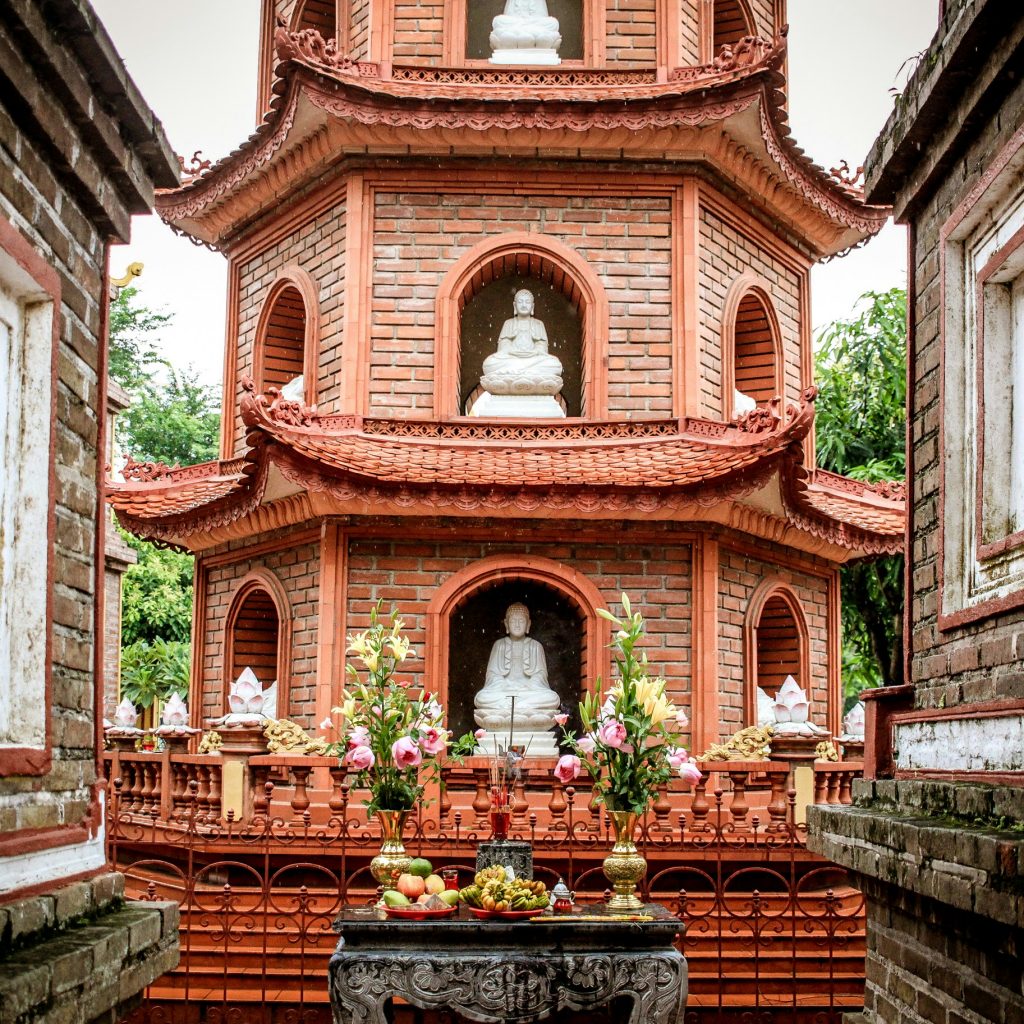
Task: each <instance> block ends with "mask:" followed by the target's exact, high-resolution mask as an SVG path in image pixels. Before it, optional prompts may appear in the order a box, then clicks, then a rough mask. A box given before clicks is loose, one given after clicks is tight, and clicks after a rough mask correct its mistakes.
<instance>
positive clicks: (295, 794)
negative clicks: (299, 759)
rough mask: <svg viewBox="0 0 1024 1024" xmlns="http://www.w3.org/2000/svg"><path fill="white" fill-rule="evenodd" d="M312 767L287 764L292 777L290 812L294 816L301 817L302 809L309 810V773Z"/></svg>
mask: <svg viewBox="0 0 1024 1024" xmlns="http://www.w3.org/2000/svg"><path fill="white" fill-rule="evenodd" d="M312 771H313V769H312V768H311V767H310V766H309V765H304V764H301V765H300V764H293V765H289V766H288V772H289V774H290V775H291V779H292V786H293V787H294V788H293V789H292V800H291V804H292V813H293V814H294V815H295V817H296V818H301V817H302V815H303V812H304V811H307V810H309V792H308V791H307V786H308V784H309V775H310V772H312Z"/></svg>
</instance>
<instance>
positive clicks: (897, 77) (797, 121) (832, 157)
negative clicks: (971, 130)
mask: <svg viewBox="0 0 1024 1024" xmlns="http://www.w3.org/2000/svg"><path fill="white" fill-rule="evenodd" d="M93 6H94V7H95V8H96V11H97V13H98V14H99V16H100V18H101V19H102V20H103V22H104V24H105V25H106V26H107V30H108V31H109V33H110V35H111V37H112V38H113V40H114V43H115V45H116V46H117V48H118V49H119V50H120V52H121V56H122V57H123V58H124V60H125V64H126V65H127V67H128V71H129V73H130V74H131V75H132V77H133V78H134V79H135V82H136V84H137V85H138V86H139V88H140V89H141V90H142V94H143V96H145V98H146V100H147V101H148V103H149V104H150V106H151V107H152V108H153V110H154V111H155V112H156V114H157V116H158V117H159V118H160V119H161V120H162V121H163V124H164V128H165V130H166V131H167V135H168V137H169V138H170V140H171V144H172V145H173V146H174V148H175V150H176V151H177V152H179V153H181V154H183V155H186V156H191V154H192V153H193V152H194V151H195V150H197V149H200V150H202V151H203V155H204V156H206V157H209V158H212V159H215V160H216V159H218V158H220V157H222V156H224V155H226V154H227V153H229V152H230V151H231V150H232V149H234V148H235V147H236V146H237V145H238V144H239V143H240V142H241V141H242V140H243V139H245V138H246V137H247V136H248V135H249V133H250V132H251V131H252V130H253V128H254V126H255V119H256V60H257V49H258V39H259V24H258V22H259V6H260V5H259V0H175V2H174V4H173V13H170V12H169V11H168V6H169V5H168V4H167V2H166V0H93ZM937 11H938V0H858V2H857V3H849V2H846V0H789V21H790V33H789V72H790V83H791V84H790V121H791V124H792V127H793V135H794V137H795V139H796V141H797V142H798V143H799V145H800V146H802V147H803V149H804V150H805V151H806V152H807V153H808V154H809V155H810V156H811V157H812V158H813V159H814V160H815V161H817V162H818V163H819V164H821V165H823V166H824V167H833V166H835V165H836V164H838V163H839V161H840V160H842V159H846V160H847V161H848V162H849V164H850V166H851V167H854V166H856V165H857V164H860V163H862V162H863V160H864V157H865V156H866V155H867V152H868V150H869V149H870V147H871V143H872V141H873V140H874V138H875V136H876V135H877V134H878V132H879V131H880V129H881V128H882V126H883V124H884V123H885V120H886V118H887V117H888V115H889V112H890V110H891V109H892V95H891V94H890V89H891V88H893V87H897V88H899V87H902V84H903V82H904V81H905V78H906V70H904V71H903V73H902V74H901V73H900V68H901V66H902V65H904V62H906V61H907V60H909V59H910V58H912V57H913V56H914V55H915V54H917V53H918V52H920V51H921V50H923V49H925V48H926V47H927V45H928V43H929V42H930V40H931V37H932V35H933V33H934V30H935V26H936V21H937ZM905 248H906V240H905V232H904V229H903V228H900V227H895V226H893V225H888V226H887V227H886V228H885V229H884V230H883V231H882V233H881V234H880V235H879V236H878V237H877V238H876V239H874V240H873V241H872V242H871V243H870V245H868V246H866V247H865V248H864V249H861V250H858V251H856V252H853V253H851V254H850V255H848V256H846V257H844V258H843V259H841V260H833V261H832V262H831V263H828V264H825V265H824V266H821V267H817V268H815V270H814V274H813V277H812V320H813V323H814V325H815V327H819V326H821V325H823V324H826V323H829V322H831V321H832V320H834V319H836V318H838V317H844V316H847V315H848V314H849V313H850V310H851V309H852V307H853V304H854V302H855V301H856V298H857V296H859V295H860V294H862V293H863V292H865V291H867V290H869V289H884V288H888V287H890V286H892V285H903V284H905V283H906V252H905ZM135 260H141V261H142V262H143V263H144V264H145V271H144V273H143V276H142V278H141V279H140V281H139V288H140V291H141V293H142V295H143V297H144V299H145V301H146V302H147V304H149V305H151V306H155V307H157V308H165V309H166V310H167V311H168V312H172V313H173V314H174V322H173V326H172V327H170V328H168V329H167V331H166V333H165V335H164V340H165V343H166V344H165V349H166V354H167V356H168V357H169V358H170V359H171V360H172V361H173V362H174V363H176V364H178V365H184V364H191V365H193V366H194V367H195V369H196V370H198V372H199V374H200V376H201V377H202V379H203V380H205V381H207V382H209V383H213V384H219V383H220V381H221V371H222V358H223V349H224V305H225V286H226V269H225V261H224V259H223V258H222V257H221V256H219V255H217V254H215V253H211V252H209V251H208V250H205V249H200V248H197V247H196V246H194V245H193V244H192V243H191V242H189V241H188V240H186V239H181V238H177V237H175V236H174V235H173V234H172V233H171V231H170V229H168V228H167V227H165V226H164V225H163V224H161V223H160V221H159V220H157V219H156V218H155V217H137V218H135V222H134V226H133V231H132V242H131V244H130V245H128V246H115V247H113V249H112V250H111V272H112V274H114V276H117V275H119V274H121V273H123V270H124V267H125V266H127V264H128V263H131V262H133V261H135Z"/></svg>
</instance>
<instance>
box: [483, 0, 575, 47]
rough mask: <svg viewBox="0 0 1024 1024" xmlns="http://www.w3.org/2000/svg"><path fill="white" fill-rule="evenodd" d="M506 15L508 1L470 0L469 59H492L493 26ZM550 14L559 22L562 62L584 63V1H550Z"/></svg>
mask: <svg viewBox="0 0 1024 1024" xmlns="http://www.w3.org/2000/svg"><path fill="white" fill-rule="evenodd" d="M504 13H505V0H468V2H467V4H466V57H467V59H468V60H490V58H491V23H492V22H493V21H494V19H495V18H496V17H497V16H498V15H499V14H504ZM548 14H549V15H550V16H551V17H552V18H557V19H558V32H559V34H560V35H561V37H562V45H561V46H560V47H559V48H558V56H559V57H561V58H562V60H583V3H582V0H548Z"/></svg>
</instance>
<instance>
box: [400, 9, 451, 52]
mask: <svg viewBox="0 0 1024 1024" xmlns="http://www.w3.org/2000/svg"><path fill="white" fill-rule="evenodd" d="M443 27H444V3H443V2H442V0H395V39H394V60H395V62H396V63H401V64H426V65H435V64H440V63H441V55H442V52H443V49H444V47H443V38H442V29H443Z"/></svg>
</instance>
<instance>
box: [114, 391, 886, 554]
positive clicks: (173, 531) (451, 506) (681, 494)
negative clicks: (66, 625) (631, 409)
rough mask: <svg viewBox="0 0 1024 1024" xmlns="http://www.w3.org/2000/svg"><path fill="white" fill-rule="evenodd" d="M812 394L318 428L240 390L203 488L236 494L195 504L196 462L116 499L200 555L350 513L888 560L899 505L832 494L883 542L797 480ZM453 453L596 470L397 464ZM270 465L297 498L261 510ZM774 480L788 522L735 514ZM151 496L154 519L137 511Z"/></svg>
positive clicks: (136, 520)
mask: <svg viewBox="0 0 1024 1024" xmlns="http://www.w3.org/2000/svg"><path fill="white" fill-rule="evenodd" d="M814 397H815V396H814V391H813V389H810V390H809V391H808V392H807V393H806V394H805V400H804V401H803V402H802V403H801V405H800V406H799V407H795V406H790V408H789V409H788V410H787V413H786V415H785V416H784V417H781V418H780V417H778V416H777V415H776V414H774V413H773V412H772V411H770V410H767V409H762V410H758V412H757V413H756V414H754V415H751V416H750V417H748V418H747V419H746V420H743V421H740V422H739V423H737V424H736V425H727V424H724V423H718V422H712V421H704V420H687V421H684V422H683V423H682V424H680V423H678V422H676V421H664V422H662V421H646V422H644V421H640V422H636V421H631V422H624V423H602V424H565V425H558V426H554V427H552V426H545V425H527V424H515V423H498V422H495V423H486V422H479V423H469V424H467V423H448V424H435V423H427V422H422V421H409V420H383V419H368V420H363V419H360V418H358V417H346V416H330V417H322V418H321V417H318V416H317V415H316V414H315V412H313V411H311V410H309V409H306V408H305V407H304V406H302V405H301V404H300V403H295V402H288V401H286V400H284V399H282V398H281V397H280V395H275V394H272V395H271V396H270V397H269V398H268V397H267V396H262V395H255V394H253V393H251V392H250V393H248V394H246V396H245V397H244V399H243V406H242V408H243V416H244V418H245V420H246V424H247V427H248V441H249V444H250V448H249V451H248V452H247V454H246V456H245V458H244V460H243V461H244V464H243V465H242V466H241V467H239V466H238V465H236V464H237V462H238V460H235V462H236V464H225V463H220V464H217V463H215V464H211V465H209V466H208V467H207V469H208V472H209V474H210V477H211V478H212V477H215V476H219V477H225V476H228V475H229V474H227V473H225V469H227V468H231V469H234V470H235V472H234V474H233V476H232V479H233V480H234V482H235V483H236V486H233V487H232V488H231V490H230V492H229V493H226V494H224V495H220V496H217V497H215V498H214V499H213V500H211V501H209V502H208V503H207V504H206V505H198V504H196V503H195V501H194V500H193V494H194V492H195V489H196V488H197V487H198V486H200V485H201V483H202V476H201V473H200V472H197V470H199V469H202V467H190V468H189V470H166V472H164V473H162V474H161V475H159V476H158V477H157V478H155V479H152V480H151V481H150V482H149V483H147V484H139V483H130V484H123V485H115V486H114V487H112V489H111V494H110V503H111V504H112V505H113V507H114V508H115V510H116V511H117V513H118V517H119V519H120V520H121V521H122V523H124V525H125V526H126V527H127V528H129V529H131V530H132V531H133V532H135V533H137V534H139V535H140V536H143V537H147V538H149V539H155V540H159V541H161V542H164V543H171V544H175V545H178V546H182V547H187V548H189V549H191V550H194V551H198V550H203V549H206V548H208V547H210V546H212V545H213V544H217V543H222V542H224V541H225V540H228V539H238V538H241V537H245V536H252V535H255V534H258V533H262V532H265V531H266V530H269V529H275V528H279V527H283V526H287V525H294V524H297V523H301V522H304V521H308V520H309V519H312V518H315V517H317V516H321V515H345V514H348V515H369V514H372V515H389V514H390V515H396V516H460V517H466V516H474V517H479V516H492V515H502V516H515V517H518V518H539V517H543V518H550V519H557V518H562V519H580V518H584V519H595V520H596V519H605V518H611V519H616V520H622V519H629V518H634V519H636V518H641V519H651V520H654V519H658V520H672V521H694V522H698V521H703V522H714V523H720V524H722V525H724V526H730V527H733V528H736V529H740V530H743V531H745V532H748V533H752V534H754V535H756V536H759V537H763V538H765V539H768V540H774V541H778V542H780V543H785V544H788V545H790V546H792V547H795V548H799V549H802V550H806V551H810V552H813V553H815V554H819V555H821V556H822V557H826V558H829V559H830V560H832V561H838V562H842V561H847V560H849V559H851V558H859V557H865V556H868V555H873V554H880V553H889V552H890V551H892V550H897V549H898V548H899V546H900V545H901V543H902V527H901V525H900V524H901V523H902V516H903V515H904V512H903V507H902V505H901V504H900V503H899V502H894V501H892V500H890V499H887V498H883V497H881V496H880V495H874V497H865V494H864V493H863V492H861V491H859V490H857V489H858V488H864V487H865V485H858V484H855V482H853V481H849V482H848V485H844V486H845V487H846V492H845V493H839V492H837V493H839V497H838V498H836V496H835V495H833V499H834V500H843V501H846V503H847V506H849V505H850V503H851V502H852V503H854V504H856V503H857V502H858V501H859V502H860V504H862V505H865V506H870V507H872V508H875V507H876V506H877V509H878V510H879V515H881V517H882V518H881V519H880V520H879V522H880V523H881V524H882V526H883V527H884V526H885V515H888V516H889V529H890V533H891V532H892V529H893V528H894V524H895V525H896V526H899V536H898V537H894V536H891V535H886V534H885V533H884V532H873V531H872V530H864V529H858V528H856V527H854V526H850V525H849V524H848V523H844V522H840V521H838V520H835V519H834V518H832V517H830V516H829V514H828V511H827V508H826V509H824V510H823V509H822V508H821V507H819V506H820V505H821V502H820V501H817V503H816V493H811V494H810V496H808V495H807V494H806V493H805V492H808V491H812V492H815V491H821V492H823V493H826V494H829V493H832V492H833V491H836V490H837V489H836V484H835V479H838V480H840V481H844V480H845V478H833V479H826V480H824V481H822V482H816V481H814V480H813V479H805V478H806V477H807V474H806V473H804V471H803V470H802V464H803V451H804V449H803V442H804V440H805V438H806V437H807V435H808V433H809V431H810V428H811V424H812V422H813V401H814ZM352 445H357V446H358V447H357V448H355V449H354V450H352V451H349V449H348V448H346V446H352ZM673 445H675V446H676V447H677V448H678V446H679V445H682V446H683V447H684V448H688V450H689V451H691V452H695V453H697V456H696V457H698V458H700V459H702V460H703V462H702V463H701V465H703V466H706V467H708V468H707V471H706V472H705V471H704V470H703V469H701V468H700V466H698V467H697V468H698V470H699V472H695V473H692V474H690V476H689V477H688V478H687V477H685V474H683V475H682V476H680V474H679V472H678V471H677V472H676V478H677V479H688V481H689V482H686V483H682V484H680V483H668V482H664V483H663V482H661V481H660V480H659V479H658V474H659V472H664V473H665V476H666V477H668V476H671V474H672V472H673V470H674V467H673V466H672V465H671V463H670V461H669V459H670V456H671V454H672V451H673V447H672V446H673ZM318 446H319V448H318ZM324 446H326V447H324ZM332 446H333V448H332ZM377 449H382V450H383V452H384V455H385V457H386V465H389V466H395V467H399V468H398V470H397V471H395V472H392V473H391V474H390V476H388V475H387V474H386V473H382V472H377V473H374V472H371V471H370V470H368V469H366V468H365V467H363V466H362V464H361V461H360V460H362V459H364V458H365V453H366V452H368V451H369V452H373V451H375V450H377ZM317 450H324V451H327V452H328V456H327V457H325V458H321V459H318V458H317V457H316V455H315V452H316V451H317ZM332 450H333V451H334V452H335V453H337V452H338V451H340V452H341V453H342V454H343V455H345V454H346V453H347V454H349V455H352V456H354V459H353V462H354V464H352V465H344V464H343V460H342V459H339V458H337V457H333V458H332V457H330V454H329V453H330V451H332ZM460 450H461V454H459V455H457V456H455V457H457V458H459V459H461V460H462V462H463V464H466V463H467V460H468V464H469V465H473V464H475V463H476V464H482V463H486V461H487V459H488V458H490V459H491V460H492V461H496V462H498V463H500V464H501V465H505V464H507V463H508V462H510V461H511V460H512V457H513V456H514V455H515V454H519V455H521V456H522V459H521V461H522V462H525V463H528V464H530V465H534V464H536V465H543V464H544V462H545V460H548V461H551V460H552V459H555V460H557V459H558V458H559V457H561V456H562V455H564V454H565V452H566V450H568V451H570V452H571V453H572V457H573V459H574V460H576V461H578V462H579V464H580V465H581V466H585V465H586V464H587V463H588V462H596V463H598V466H597V468H596V470H595V472H594V473H592V474H591V476H593V477H594V480H593V481H591V482H589V483H587V484H585V485H583V486H580V485H573V483H571V482H570V481H569V480H561V481H552V480H548V481H547V482H543V483H540V484H536V483H534V482H533V481H531V480H526V479H524V480H515V479H511V480H509V479H507V478H506V479H504V480H503V481H502V482H501V483H498V482H496V481H495V480H494V479H493V478H485V479H483V480H482V481H473V480H470V479H468V478H463V479H454V478H453V479H443V478H440V476H438V477H435V478H420V479H415V478H414V474H413V473H411V472H408V471H407V470H406V469H405V468H404V467H407V466H410V465H413V464H414V463H416V462H417V461H418V462H419V463H421V464H422V463H423V462H424V460H426V461H428V462H429V460H430V459H431V458H435V457H436V456H437V454H438V453H439V452H442V453H443V454H444V456H445V457H446V458H447V457H448V456H449V455H450V453H452V452H453V451H456V452H458V451H460ZM624 453H625V454H624ZM629 453H633V454H634V455H635V458H634V464H637V465H640V464H642V465H645V466H646V467H647V469H646V471H645V472H644V473H641V472H638V473H637V474H636V483H635V484H634V485H630V484H629V482H628V480H627V481H626V482H623V481H621V480H620V481H619V482H617V483H608V482H607V481H602V480H601V475H602V473H603V472H604V471H603V470H602V469H601V465H602V464H601V463H600V460H602V459H604V460H605V462H606V463H607V462H608V461H610V462H611V463H613V464H617V463H619V462H621V461H622V459H623V458H627V459H628V457H629ZM701 453H703V455H702V454H701ZM378 461H379V460H378ZM556 464H557V463H556ZM659 466H660V467H664V468H663V470H659V469H658V467H659ZM652 467H653V468H652ZM271 469H273V470H274V471H275V472H276V473H279V474H280V475H281V477H283V478H284V479H285V480H286V481H288V482H289V483H290V484H292V485H294V486H295V487H299V488H301V489H302V490H301V493H299V494H294V495H291V496H289V497H288V498H285V499H282V500H278V501H271V502H267V503H262V498H263V495H264V493H265V491H266V483H267V478H268V475H269V472H270V470H271ZM801 473H804V476H803V477H801ZM776 476H777V477H778V480H779V487H780V490H781V491H782V492H783V494H784V495H785V504H786V515H787V518H782V519H780V518H779V517H778V516H772V515H767V514H764V513H762V512H759V511H757V510H755V509H753V508H751V507H749V506H744V505H742V503H741V501H740V499H742V498H744V497H746V496H748V495H750V494H752V493H753V492H755V491H758V490H760V489H763V488H765V487H767V486H768V485H769V484H770V482H771V480H772V479H773V478H774V477H776ZM828 476H831V475H828ZM794 482H795V483H794ZM851 486H852V487H853V488H854V490H851V489H850V487H851ZM868 490H870V489H868ZM854 491H856V493H854ZM147 492H148V494H149V496H150V501H151V504H152V508H153V509H154V511H155V512H156V514H155V515H151V516H149V515H145V514H144V512H145V505H146V504H147V503H148V502H147V500H146V498H145V497H144V495H145V494H146V493H147ZM844 507H846V506H844Z"/></svg>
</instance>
